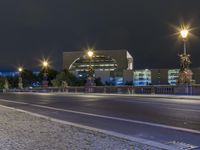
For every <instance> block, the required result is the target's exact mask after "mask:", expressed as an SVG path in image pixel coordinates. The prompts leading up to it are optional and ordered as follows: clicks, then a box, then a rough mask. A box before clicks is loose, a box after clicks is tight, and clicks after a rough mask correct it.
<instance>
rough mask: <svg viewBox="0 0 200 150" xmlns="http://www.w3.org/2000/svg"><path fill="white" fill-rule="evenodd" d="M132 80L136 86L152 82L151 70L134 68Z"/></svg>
mask: <svg viewBox="0 0 200 150" xmlns="http://www.w3.org/2000/svg"><path fill="white" fill-rule="evenodd" d="M133 82H134V85H136V86H144V85H150V84H151V83H152V80H151V71H150V70H149V69H143V70H135V71H134V81H133Z"/></svg>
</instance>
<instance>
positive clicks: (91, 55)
mask: <svg viewBox="0 0 200 150" xmlns="http://www.w3.org/2000/svg"><path fill="white" fill-rule="evenodd" d="M87 55H88V56H89V57H90V58H92V57H93V55H94V52H93V50H89V51H88V52H87Z"/></svg>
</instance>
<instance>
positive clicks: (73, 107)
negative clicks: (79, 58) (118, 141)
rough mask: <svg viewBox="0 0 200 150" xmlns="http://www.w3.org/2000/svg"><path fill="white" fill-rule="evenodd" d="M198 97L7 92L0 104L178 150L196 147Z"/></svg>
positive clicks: (199, 119) (199, 125) (199, 138)
mask: <svg viewBox="0 0 200 150" xmlns="http://www.w3.org/2000/svg"><path fill="white" fill-rule="evenodd" d="M197 98H198V97H195V98H194V97H193V98H190V97H185V96H184V97H183V96H182V97H181V96H179V97H178V96H175V97H170V98H169V96H166V97H165V96H164V97H163V96H162V97H157V96H155V95H153V96H152V95H151V97H150V96H141V95H135V96H129V95H106V94H66V93H65V94H63V93H53V94H51V93H34V94H32V93H7V94H0V105H4V106H9V107H13V108H17V109H21V110H25V111H28V112H32V113H37V114H40V115H44V116H48V117H52V118H56V119H59V120H63V121H68V122H72V123H76V124H80V125H84V126H88V127H94V128H98V129H102V130H106V131H112V132H115V133H119V134H123V135H127V136H129V137H135V138H140V139H145V140H147V141H155V142H158V143H161V144H165V145H169V146H172V147H174V148H179V149H199V147H200V109H199V108H200V101H199V99H197Z"/></svg>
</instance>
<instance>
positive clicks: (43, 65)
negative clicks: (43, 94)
mask: <svg viewBox="0 0 200 150" xmlns="http://www.w3.org/2000/svg"><path fill="white" fill-rule="evenodd" d="M42 67H43V71H44V75H43V82H42V85H43V87H48V80H47V79H48V76H47V69H48V67H49V62H48V61H47V60H44V61H43V62H42Z"/></svg>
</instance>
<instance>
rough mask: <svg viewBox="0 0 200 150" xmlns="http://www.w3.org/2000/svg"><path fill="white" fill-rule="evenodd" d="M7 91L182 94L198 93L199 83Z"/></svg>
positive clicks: (17, 90) (199, 89) (15, 90)
mask: <svg viewBox="0 0 200 150" xmlns="http://www.w3.org/2000/svg"><path fill="white" fill-rule="evenodd" d="M7 92H65V93H113V94H184V95H200V85H192V86H191V85H189V86H186V85H184V86H171V85H164V86H160V85H159V86H158V85H157V86H79V87H70V86H69V87H66V88H61V87H48V88H34V89H23V90H19V89H11V90H7Z"/></svg>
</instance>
